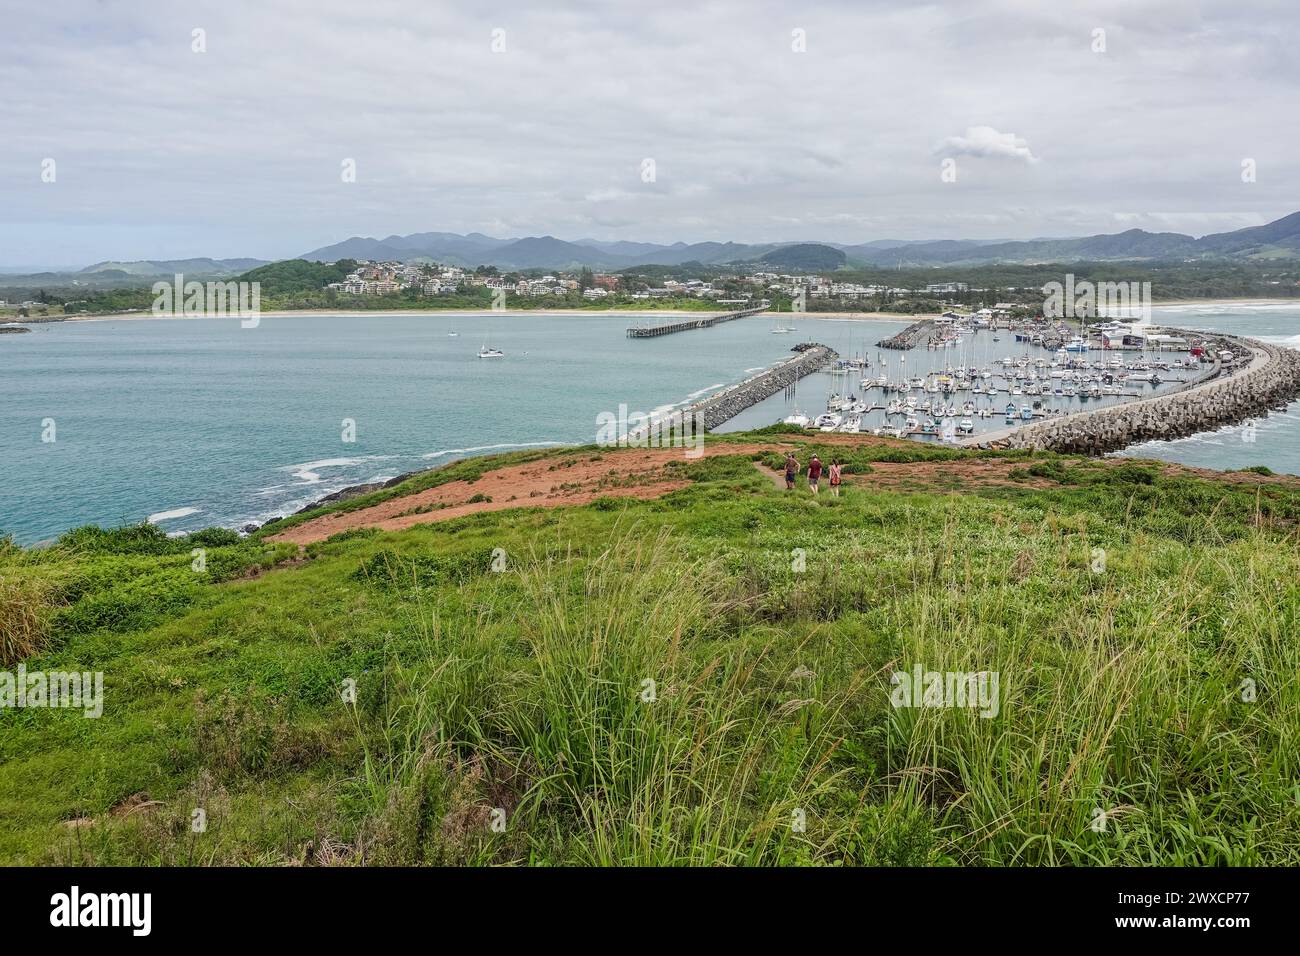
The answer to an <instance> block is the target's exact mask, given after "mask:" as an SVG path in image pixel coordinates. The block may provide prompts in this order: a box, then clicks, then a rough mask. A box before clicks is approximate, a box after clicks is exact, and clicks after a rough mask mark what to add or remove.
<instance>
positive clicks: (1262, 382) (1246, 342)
mask: <svg viewBox="0 0 1300 956" xmlns="http://www.w3.org/2000/svg"><path fill="white" fill-rule="evenodd" d="M1220 338H1225V339H1226V338H1227V337H1220ZM1233 344H1234V345H1235V346H1236V351H1238V352H1243V351H1244V352H1246V353H1247V354H1249V355H1251V360H1250V362H1249V364H1247V365H1245V366H1244V367H1238V368H1236V369H1234V370H1232V371H1226V370H1224V369H1223V368H1221V367H1219V366H1218V365H1217V363H1216V366H1215V368H1214V369H1213V370H1212V371H1210V372H1208V373H1206V375H1205V376H1202V377H1199V378H1198V379H1195V380H1193V381H1192V382H1189V383H1188V384H1187V385H1186V386H1185V387H1184V388H1182V389H1180V390H1178V391H1176V392H1170V393H1167V394H1165V395H1157V396H1153V397H1151V398H1146V399H1141V400H1139V401H1136V402H1124V403H1122V404H1119V405H1109V406H1107V407H1105V408H1101V409H1097V410H1096V411H1086V412H1077V413H1075V414H1073V415H1065V416H1063V417H1061V418H1056V419H1050V420H1048V421H1044V422H1038V423H1035V424H1032V425H1026V426H1024V427H1021V428H1018V429H1015V430H1013V431H1012V432H1011V433H1010V434H1009V435H1007V436H1005V437H1002V438H996V439H991V440H990V438H989V437H986V438H985V439H984V441H983V442H981V444H988V445H990V446H992V447H994V448H1032V449H1035V450H1039V449H1046V450H1051V451H1059V452H1066V453H1072V454H1086V455H1102V454H1106V453H1107V452H1112V451H1119V450H1120V449H1122V448H1127V447H1128V446H1129V445H1135V444H1138V443H1140V442H1145V441H1171V440H1173V439H1175V438H1186V437H1188V436H1189V435H1194V434H1197V433H1199V432H1205V431H1211V430H1213V429H1216V428H1221V427H1223V426H1224V425H1235V424H1239V423H1241V422H1243V421H1246V420H1247V419H1250V418H1255V417H1258V416H1261V415H1266V414H1268V412H1269V410H1270V409H1274V408H1278V407H1280V406H1283V405H1285V404H1287V403H1288V402H1290V401H1292V400H1294V399H1295V398H1296V397H1297V396H1300V352H1297V351H1295V350H1294V349H1288V348H1283V347H1281V346H1277V345H1271V344H1269V343H1267V342H1259V341H1256V340H1254V339H1235V340H1233Z"/></svg>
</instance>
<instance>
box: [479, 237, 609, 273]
mask: <svg viewBox="0 0 1300 956" xmlns="http://www.w3.org/2000/svg"><path fill="white" fill-rule="evenodd" d="M620 258H621V257H619V256H611V255H610V254H609V253H606V252H601V251H600V250H599V249H592V248H591V247H590V246H580V245H578V244H577V243H576V242H565V241H564V240H563V239H556V238H555V237H554V236H540V237H537V236H530V237H529V238H527V239H519V240H517V241H515V242H511V243H509V244H507V245H504V246H501V247H499V248H496V249H492V250H488V251H485V252H484V264H485V265H492V266H496V267H498V268H500V269H572V268H578V267H581V266H606V265H609V264H610V262H611V261H617V260H619V259H620Z"/></svg>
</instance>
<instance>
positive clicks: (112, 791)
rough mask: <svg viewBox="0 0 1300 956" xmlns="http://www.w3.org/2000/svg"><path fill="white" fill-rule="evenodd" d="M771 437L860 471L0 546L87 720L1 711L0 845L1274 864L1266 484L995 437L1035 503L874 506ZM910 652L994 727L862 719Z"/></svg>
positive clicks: (333, 859) (1279, 587) (354, 856)
mask: <svg viewBox="0 0 1300 956" xmlns="http://www.w3.org/2000/svg"><path fill="white" fill-rule="evenodd" d="M774 437H775V438H777V439H781V438H782V437H783V436H779V435H778V436H774ZM729 440H730V439H729ZM735 440H744V441H753V440H754V436H753V435H749V436H742V437H741V438H739V439H735ZM806 445H807V447H806V448H805V449H804V450H803V452H804V453H801V456H800V457H801V460H802V461H805V462H806V460H807V454H806V452H807V451H808V450H817V451H818V452H819V454H821V457H822V458H823V459H824V460H829V458H828V453H830V454H832V455H833V454H839V455H840V456H841V457H842V458H846V459H847V460H849V461H850V462H851V463H852V465H853V469H850V470H851V471H852V470H855V469H858V468H861V469H863V470H862V471H861V472H860V473H859V474H860V478H859V481H858V483H857V484H854V485H850V486H849V487H847V488H846V489H845V491H844V493H843V495H842V496H841V497H839V498H832V497H830V496H829V495H827V494H825V493H823V494H822V496H821V497H820V498H819V499H817V500H815V501H814V500H813V499H812V498H811V497H810V496H809V495H808V494H807V493H806V492H801V493H796V494H786V493H785V492H784V491H782V490H779V489H777V488H776V487H775V486H774V485H773V483H772V482H771V481H770V480H769V479H767V478H766V477H765V476H763V475H761V474H759V472H758V470H757V469H755V468H754V467H753V460H754V456H752V455H751V454H748V453H746V454H743V455H741V454H738V455H735V456H724V457H716V458H708V459H702V460H699V461H693V462H684V463H683V464H682V465H680V466H679V468H680V470H681V471H682V472H683V473H684V474H686V475H687V476H689V477H691V478H692V479H693V480H694V481H695V482H696V483H695V484H693V485H691V486H690V487H687V488H685V489H682V490H680V491H677V492H674V493H672V494H670V495H668V496H666V497H664V498H662V499H659V500H654V501H635V500H627V499H617V498H603V499H599V500H598V501H596V502H594V503H593V504H592V505H589V506H586V507H581V508H569V509H554V510H528V509H513V510H508V511H497V512H491V513H484V514H481V515H476V516H470V517H462V518H457V519H455V520H453V521H448V522H442V523H438V524H432V525H426V526H423V527H417V528H412V529H410V530H408V531H404V532H401V533H394V534H387V533H385V534H381V533H377V532H374V531H364V530H363V531H355V532H350V533H347V534H343V535H339V536H337V537H335V538H333V539H331V540H329V541H326V542H322V543H319V544H316V545H312V546H310V547H309V548H308V549H307V552H306V554H305V558H306V560H305V561H299V560H298V559H297V558H296V556H295V553H294V550H293V549H292V548H288V547H286V546H278V547H277V546H272V545H271V544H270V543H268V542H265V541H262V540H258V539H243V540H231V539H229V538H227V537H225V536H223V535H221V534H220V533H217V532H212V533H208V534H207V535H206V536H204V537H202V538H199V539H195V540H186V539H167V538H165V536H161V538H160V536H158V535H156V534H153V533H151V532H150V531H149V530H147V529H123V530H122V531H118V532H99V531H89V530H82V531H79V532H76V533H73V534H70V535H67V536H65V538H64V539H62V540H61V541H60V542H59V543H58V544H57V545H56V546H55V547H53V548H51V549H49V550H45V551H27V552H24V551H20V550H19V549H16V548H12V547H6V548H3V549H0V613H6V614H7V615H8V616H5V617H0V624H4V626H5V627H7V628H8V627H9V626H10V625H9V622H10V621H11V620H13V619H15V617H14V612H12V611H9V612H5V611H4V610H3V609H4V608H6V607H13V606H20V607H22V608H24V609H25V611H30V612H31V613H32V614H34V615H35V617H34V620H39V622H40V624H39V627H38V630H39V631H40V634H41V636H40V640H39V641H38V642H36V643H35V645H34V646H33V647H31V648H30V649H28V650H27V651H26V653H25V654H24V661H25V663H26V666H27V668H28V670H36V669H45V670H56V669H66V670H71V669H77V670H102V671H104V673H105V705H104V715H103V717H101V718H99V719H96V720H88V719H85V718H83V717H81V716H79V715H78V714H76V713H72V712H68V711H58V710H36V709H29V710H23V711H17V710H5V711H0V821H3V822H0V862H4V863H83V864H124V865H155V864H160V863H161V864H180V865H185V864H194V865H203V864H214V863H226V864H260V865H271V864H283V863H288V862H305V863H344V864H456V865H481V864H646V865H665V864H677V865H683V864H699V865H772V864H793V865H805V864H807V865H836V864H838V865H866V864H871V865H953V864H960V865H1034V864H1060V865H1105V864H1130V865H1149V864H1170V865H1182V864H1186V865H1225V864H1227V865H1237V864H1284V865H1295V864H1297V863H1300V789H1298V788H1297V785H1296V783H1295V780H1296V779H1297V771H1298V770H1300V766H1298V764H1300V748H1298V747H1297V744H1300V641H1297V637H1296V635H1297V631H1298V629H1297V624H1298V623H1300V584H1298V582H1300V556H1298V554H1297V549H1296V543H1297V542H1296V527H1297V520H1300V493H1298V492H1297V490H1296V488H1295V486H1294V485H1288V484H1284V483H1282V482H1277V483H1269V484H1259V485H1255V484H1251V485H1245V484H1241V485H1236V484H1229V483H1226V482H1211V481H1206V480H1202V479H1199V478H1189V477H1180V476H1174V475H1167V474H1165V473H1164V472H1163V471H1161V470H1160V469H1159V468H1158V466H1155V465H1151V464H1145V463H1122V464H1114V463H1099V462H1092V461H1087V460H1083V459H1077V458H1058V457H1056V456H1037V457H1032V456H1027V455H1024V454H1021V455H1018V456H1011V457H1016V458H1018V459H1020V461H1019V462H1018V463H1017V465H1016V468H1017V469H1020V470H1023V471H1024V472H1025V476H1026V477H1028V476H1029V475H1032V476H1033V477H1034V478H1035V479H1036V483H1040V484H1041V482H1042V481H1043V480H1044V479H1046V480H1047V481H1049V482H1050V487H1046V488H1043V487H1035V486H1033V484H1031V483H1029V482H1027V481H1026V482H1024V483H1021V484H1016V483H1014V482H1013V486H1012V487H1006V488H998V487H985V488H981V489H980V490H978V492H972V493H966V494H947V493H940V492H939V491H937V490H931V491H916V492H908V493H903V492H899V491H891V490H887V489H882V488H876V487H873V486H872V484H871V475H870V473H869V471H867V469H869V468H870V466H871V461H872V460H876V461H879V460H880V459H879V458H876V459H872V458H871V455H873V454H877V453H879V452H880V451H881V449H879V448H877V449H861V450H859V451H858V452H855V453H854V454H853V455H851V456H850V455H849V454H848V453H847V451H846V450H845V449H843V448H839V447H837V448H834V449H831V448H826V449H819V448H817V445H816V441H815V439H812V440H810V441H808V442H807V443H806ZM907 451H910V449H907ZM921 451H922V452H925V451H928V450H925V449H921ZM522 454H524V455H525V456H527V455H531V454H534V453H522ZM550 454H555V453H554V452H552V453H550ZM564 454H570V455H571V454H572V452H571V451H566V452H565V453H564ZM966 456H967V455H966V453H961V454H960V455H959V456H958V457H966ZM771 457H772V456H770V455H759V456H758V460H760V461H767V459H768V458H771ZM1003 457H1007V456H1003ZM507 460H519V458H518V456H511V457H510V458H509V459H507ZM930 460H933V459H930ZM768 463H769V464H770V462H768ZM497 464H499V461H492V460H479V461H477V462H474V463H464V464H462V465H455V466H451V467H449V468H448V469H444V470H440V471H438V472H431V473H428V474H427V475H425V476H421V477H420V478H417V479H413V480H412V482H410V483H408V484H412V486H416V485H418V484H419V483H420V482H427V481H442V480H450V479H448V478H447V477H446V475H448V474H451V473H453V472H454V473H455V474H456V475H457V476H459V477H463V476H464V474H465V471H466V470H469V471H472V470H474V469H479V470H480V473H481V470H482V469H487V468H491V467H494V466H496V465H497ZM456 469H463V470H461V471H457V470H456ZM425 486H426V487H427V486H428V485H425ZM390 491H391V489H390ZM344 507H346V505H345V506H344ZM272 527H274V526H272ZM196 540H202V541H207V542H209V544H207V545H201V544H197V543H195V541H196ZM196 547H205V549H206V560H207V564H206V570H204V571H202V572H196V571H194V570H193V569H192V566H191V563H192V557H191V554H192V550H193V549H194V548H196ZM799 568H802V570H799ZM6 588H8V589H10V590H6ZM13 594H19V595H24V597H23V598H22V599H21V600H18V601H17V602H15V601H13V600H12V599H8V603H6V600H7V599H6V598H5V595H13ZM13 646H15V647H17V646H19V645H18V644H16V643H15V644H14V645H13ZM917 665H919V666H921V667H923V668H924V669H927V670H937V671H949V670H952V671H981V670H988V671H995V672H997V673H998V675H999V679H1000V684H999V686H1000V708H999V712H998V715H997V716H996V717H993V718H990V719H985V718H981V717H979V716H978V715H977V714H976V713H975V712H974V711H972V710H968V709H946V708H916V709H911V708H905V709H896V708H894V707H893V706H891V704H890V700H889V691H890V687H891V685H890V681H889V675H890V673H891V671H892V670H893V669H895V668H900V669H910V668H911V667H913V666H917ZM1247 681H1249V682H1251V683H1249V684H1247V683H1245V682H1247ZM351 687H355V702H349V701H348V700H345V699H344V698H345V696H350V694H349V688H351ZM1243 688H1246V689H1247V690H1249V689H1250V688H1253V691H1254V692H1253V693H1249V692H1247V690H1243ZM196 808H202V809H203V810H204V811H205V812H206V814H207V822H208V825H207V830H206V832H203V833H199V834H196V833H194V832H192V831H191V827H190V821H191V814H192V812H193V810H194V809H196ZM498 812H499V814H500V816H499V817H497V816H494V814H496V813H498ZM1098 812H1100V813H1103V814H1104V815H1105V820H1106V826H1105V828H1104V829H1102V830H1100V831H1098V830H1095V829H1094V828H1093V826H1092V822H1093V820H1094V818H1095V817H1096V815H1097V813H1098ZM494 819H500V820H503V821H504V826H499V827H496V828H494V826H493V822H494ZM74 820H75V821H78V823H77V824H76V825H69V824H68V821H74ZM798 821H804V822H805V824H806V825H804V826H802V827H799V826H796V825H794V824H795V823H797V822H798Z"/></svg>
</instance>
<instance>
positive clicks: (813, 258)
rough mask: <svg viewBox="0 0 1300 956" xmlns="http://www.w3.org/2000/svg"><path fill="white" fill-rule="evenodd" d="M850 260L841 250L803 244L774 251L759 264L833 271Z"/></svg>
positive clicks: (820, 245) (776, 267)
mask: <svg viewBox="0 0 1300 956" xmlns="http://www.w3.org/2000/svg"><path fill="white" fill-rule="evenodd" d="M847 260H848V256H846V255H845V254H844V253H843V252H841V251H840V250H839V249H834V248H832V247H831V246H824V245H822V244H820V243H817V242H801V243H799V244H798V245H796V246H782V247H781V248H780V249H773V250H772V251H771V252H769V253H767V254H766V255H764V256H760V257H759V260H758V261H759V262H761V263H763V264H764V265H769V266H772V267H773V268H775V269H801V270H806V271H818V272H821V271H832V270H835V269H839V268H841V267H842V266H843V265H844V263H845V262H846V261H847Z"/></svg>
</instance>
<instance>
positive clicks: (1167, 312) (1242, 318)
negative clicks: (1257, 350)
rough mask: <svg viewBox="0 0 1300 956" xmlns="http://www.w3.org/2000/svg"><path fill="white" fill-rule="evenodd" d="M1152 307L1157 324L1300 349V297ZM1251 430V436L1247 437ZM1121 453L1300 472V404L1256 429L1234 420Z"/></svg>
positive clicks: (1269, 417) (1264, 419) (1259, 423)
mask: <svg viewBox="0 0 1300 956" xmlns="http://www.w3.org/2000/svg"><path fill="white" fill-rule="evenodd" d="M1152 312H1153V314H1152V321H1153V322H1156V323H1165V324H1168V325H1173V326H1178V327H1180V328H1186V329H1197V330H1203V331H1207V332H1228V333H1231V334H1234V335H1245V336H1249V337H1250V338H1255V339H1260V340H1262V341H1265V342H1272V343H1274V344H1276V345H1285V346H1288V347H1290V348H1300V302H1296V301H1289V302H1241V303H1232V304H1206V305H1181V306H1165V307H1161V308H1156V309H1154V310H1152ZM1252 435H1253V438H1254V440H1253V441H1244V440H1243V439H1244V438H1249V437H1252ZM1121 454H1123V455H1125V456H1128V457H1133V458H1158V459H1161V460H1162V461H1173V462H1178V463H1180V464H1184V465H1193V466H1195V467H1198V468H1218V469H1221V470H1224V471H1227V470H1231V469H1236V468H1250V467H1253V466H1256V465H1264V466H1266V467H1268V468H1271V469H1273V471H1277V472H1285V473H1286V474H1292V475H1300V403H1292V404H1291V405H1290V406H1288V408H1287V410H1286V411H1285V412H1270V413H1269V414H1268V415H1267V416H1266V417H1261V418H1258V419H1256V420H1255V427H1254V430H1253V433H1252V432H1251V431H1247V430H1243V428H1242V427H1241V426H1240V425H1232V426H1229V427H1226V428H1221V429H1219V430H1218V431H1214V432H1206V433H1204V434H1200V435H1193V436H1192V437H1190V438H1183V439H1179V440H1178V441H1171V442H1147V443H1146V444H1143V445H1134V446H1133V447H1131V448H1127V449H1125V450H1124V451H1123V452H1122V453H1121Z"/></svg>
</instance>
